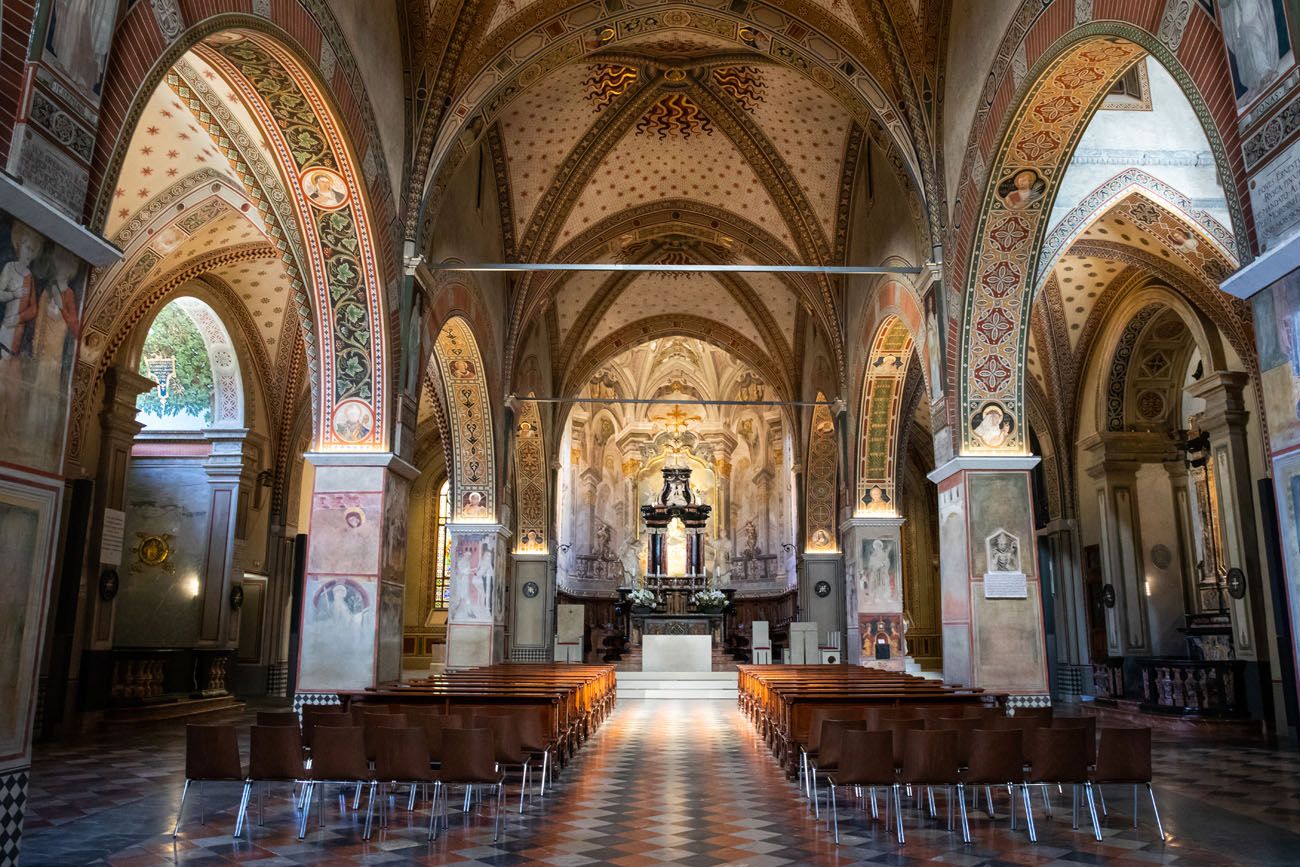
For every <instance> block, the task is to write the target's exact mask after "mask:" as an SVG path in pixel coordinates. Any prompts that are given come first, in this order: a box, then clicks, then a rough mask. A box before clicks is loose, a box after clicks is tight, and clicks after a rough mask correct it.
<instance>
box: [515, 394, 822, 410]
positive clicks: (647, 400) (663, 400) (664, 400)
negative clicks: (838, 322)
mask: <svg viewBox="0 0 1300 867" xmlns="http://www.w3.org/2000/svg"><path fill="white" fill-rule="evenodd" d="M511 401H518V402H520V403H525V402H527V401H532V402H533V403H599V404H607V403H629V404H641V405H648V404H664V405H671V404H677V405H681V406H832V407H833V406H836V405H837V404H838V403H839V401H837V400H674V399H673V398H670V397H520V396H519V395H517V394H512V395H510V396H509V397H507V398H506V402H507V403H509V402H511Z"/></svg>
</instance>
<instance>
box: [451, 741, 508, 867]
mask: <svg viewBox="0 0 1300 867" xmlns="http://www.w3.org/2000/svg"><path fill="white" fill-rule="evenodd" d="M442 749H443V761H442V768H441V769H440V770H439V771H438V778H439V780H441V782H442V785H441V786H438V787H435V789H434V799H435V801H436V800H437V798H438V796H439V795H440V796H441V797H442V827H443V829H444V830H446V829H447V794H448V792H450V791H451V787H452V786H465V787H466V788H465V804H466V812H468V805H469V802H470V800H471V796H472V794H473V789H474V787H475V786H487V787H488V788H490V789H493V790H494V791H495V794H496V816H495V818H494V822H493V826H492V827H493V835H492V841H493V842H496V841H497V839H498V838H499V837H500V836H501V813H502V812H503V809H502V808H503V806H504V801H505V794H506V778H505V775H504V774H502V773H500V772H499V771H498V770H497V763H496V744H495V743H494V741H493V738H492V731H491V729H485V728H478V729H443V731H442ZM434 809H435V811H436V810H437V804H436V803H435V805H434ZM434 833H435V834H436V833H437V832H436V831H435V832H434Z"/></svg>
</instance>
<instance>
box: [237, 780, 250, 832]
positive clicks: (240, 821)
mask: <svg viewBox="0 0 1300 867" xmlns="http://www.w3.org/2000/svg"><path fill="white" fill-rule="evenodd" d="M252 793H253V781H252V780H245V781H244V793H243V795H242V796H241V797H240V799H239V813H238V814H237V815H236V816H235V836H236V837H238V836H239V833H240V832H241V831H243V830H244V816H245V813H247V811H248V799H249V796H251V795H252Z"/></svg>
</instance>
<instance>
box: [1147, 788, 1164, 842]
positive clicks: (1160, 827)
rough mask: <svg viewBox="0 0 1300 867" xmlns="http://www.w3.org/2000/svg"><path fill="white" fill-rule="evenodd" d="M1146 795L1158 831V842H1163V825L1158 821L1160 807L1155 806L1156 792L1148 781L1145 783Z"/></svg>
mask: <svg viewBox="0 0 1300 867" xmlns="http://www.w3.org/2000/svg"><path fill="white" fill-rule="evenodd" d="M1147 795H1149V796H1150V797H1151V812H1152V813H1154V814H1155V817H1156V830H1157V831H1159V832H1160V842H1162V843H1163V842H1164V840H1165V826H1164V823H1163V822H1161V821H1160V808H1159V807H1157V806H1156V792H1155V789H1153V788H1151V784H1150V783H1147Z"/></svg>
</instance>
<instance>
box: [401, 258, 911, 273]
mask: <svg viewBox="0 0 1300 867" xmlns="http://www.w3.org/2000/svg"><path fill="white" fill-rule="evenodd" d="M423 264H424V267H426V268H428V269H429V270H430V271H478V272H483V271H490V272H498V273H499V272H507V273H519V272H526V271H604V272H618V271H623V272H630V273H648V274H656V273H670V274H693V273H710V274H920V273H921V270H922V269H920V268H917V267H912V266H905V265H714V264H699V265H650V264H645V265H643V264H630V263H622V262H427V261H426V262H424V263H423Z"/></svg>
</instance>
